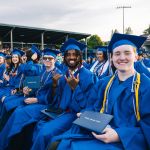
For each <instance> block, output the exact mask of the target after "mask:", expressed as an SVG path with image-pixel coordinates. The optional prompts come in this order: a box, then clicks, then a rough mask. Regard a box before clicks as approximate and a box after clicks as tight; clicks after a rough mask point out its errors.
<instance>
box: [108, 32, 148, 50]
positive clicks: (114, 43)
mask: <svg viewBox="0 0 150 150" xmlns="http://www.w3.org/2000/svg"><path fill="white" fill-rule="evenodd" d="M145 40H146V37H142V36H135V35H128V34H119V33H114V34H113V36H112V38H111V41H110V43H109V45H108V50H109V52H112V51H113V49H115V48H116V47H118V46H121V45H131V46H133V47H135V48H137V49H139V48H140V47H141V46H142V44H143V43H144V41H145Z"/></svg>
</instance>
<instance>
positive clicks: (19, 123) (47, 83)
mask: <svg viewBox="0 0 150 150" xmlns="http://www.w3.org/2000/svg"><path fill="white" fill-rule="evenodd" d="M57 53H58V51H54V50H50V49H45V50H44V55H43V63H44V65H45V68H46V69H45V70H44V72H43V74H42V76H41V87H40V89H38V91H37V92H36V95H35V97H29V96H25V97H24V96H23V97H20V99H19V98H18V99H16V101H15V100H12V104H14V105H16V104H17V105H16V106H19V107H18V108H17V109H16V110H15V111H14V112H13V114H12V115H11V117H10V118H9V120H8V122H7V123H6V125H5V127H4V129H3V130H2V131H1V133H0V139H1V142H0V150H1V149H3V150H4V149H6V147H9V146H10V145H8V144H9V142H10V141H11V140H14V139H15V138H14V136H16V135H17V134H22V133H21V132H22V130H23V129H24V127H26V126H28V125H30V124H32V123H35V122H37V121H38V120H39V119H41V118H42V117H44V114H42V113H41V110H42V109H45V108H47V107H48V105H49V104H51V103H52V99H53V93H52V92H53V88H52V83H53V80H54V78H53V77H54V76H55V78H56V77H59V76H60V75H61V72H60V71H59V70H58V69H57V68H56V67H55V65H54V63H55V58H56V54H57ZM26 94H27V93H26ZM13 101H15V102H14V103H13ZM18 101H21V102H22V105H19V104H21V102H18ZM30 132H31V133H32V132H33V131H30ZM20 140H22V141H20V143H21V142H23V143H24V141H23V139H20ZM26 140H27V139H26ZM14 141H15V140H14ZM17 142H18V141H15V143H17ZM30 142H32V141H30ZM17 145H18V144H17ZM26 146H28V145H26Z"/></svg>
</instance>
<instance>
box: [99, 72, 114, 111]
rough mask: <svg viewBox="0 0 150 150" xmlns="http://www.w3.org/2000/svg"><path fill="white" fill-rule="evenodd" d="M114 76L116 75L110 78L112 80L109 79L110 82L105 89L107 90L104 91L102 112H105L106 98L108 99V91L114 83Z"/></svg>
mask: <svg viewBox="0 0 150 150" xmlns="http://www.w3.org/2000/svg"><path fill="white" fill-rule="evenodd" d="M114 78H115V75H113V76H112V77H111V78H110V80H109V82H108V84H107V86H106V89H105V92H104V99H103V107H102V108H101V110H100V113H104V110H105V104H106V99H107V92H108V89H109V87H110V85H111V84H112V82H113V80H114Z"/></svg>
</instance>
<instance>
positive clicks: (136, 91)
mask: <svg viewBox="0 0 150 150" xmlns="http://www.w3.org/2000/svg"><path fill="white" fill-rule="evenodd" d="M114 78H115V75H113V76H112V77H111V78H110V80H109V82H108V84H107V86H106V89H105V92H104V99H103V106H102V108H101V110H100V113H104V110H105V105H106V99H107V92H108V89H109V88H110V85H111V84H112V82H113V80H114ZM139 87H140V74H139V73H137V77H136V81H135V86H134V88H135V89H134V90H135V103H136V112H135V115H136V119H137V121H140V113H139Z"/></svg>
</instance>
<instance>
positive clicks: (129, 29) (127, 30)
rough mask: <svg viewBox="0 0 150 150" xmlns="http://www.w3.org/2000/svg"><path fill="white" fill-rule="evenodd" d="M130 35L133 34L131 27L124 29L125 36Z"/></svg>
mask: <svg viewBox="0 0 150 150" xmlns="http://www.w3.org/2000/svg"><path fill="white" fill-rule="evenodd" d="M132 33H133V31H132V29H131V27H128V28H126V29H125V34H132Z"/></svg>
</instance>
